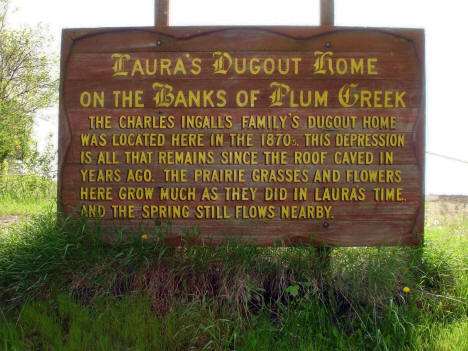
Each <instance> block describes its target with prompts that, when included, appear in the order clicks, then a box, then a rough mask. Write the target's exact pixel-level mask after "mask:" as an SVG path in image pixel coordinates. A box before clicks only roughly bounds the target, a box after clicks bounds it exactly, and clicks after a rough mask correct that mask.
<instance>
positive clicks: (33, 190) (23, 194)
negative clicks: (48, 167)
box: [0, 175, 57, 216]
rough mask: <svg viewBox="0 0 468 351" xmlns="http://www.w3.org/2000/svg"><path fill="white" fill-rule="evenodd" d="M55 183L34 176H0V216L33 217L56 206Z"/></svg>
mask: <svg viewBox="0 0 468 351" xmlns="http://www.w3.org/2000/svg"><path fill="white" fill-rule="evenodd" d="M56 194H57V183H56V182H55V181H53V180H50V179H45V178H42V177H39V176H34V175H20V176H12V175H2V176H0V216H13V215H19V216H35V215H39V214H43V213H47V212H50V211H51V210H53V209H54V208H55V206H56Z"/></svg>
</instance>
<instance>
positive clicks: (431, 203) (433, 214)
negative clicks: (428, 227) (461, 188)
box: [426, 195, 468, 220]
mask: <svg viewBox="0 0 468 351" xmlns="http://www.w3.org/2000/svg"><path fill="white" fill-rule="evenodd" d="M454 217H459V218H463V219H466V218H468V196H464V195H428V196H427V197H426V220H429V219H434V218H445V219H452V218H454Z"/></svg>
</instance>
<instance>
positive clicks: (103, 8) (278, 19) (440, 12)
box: [9, 0, 468, 195]
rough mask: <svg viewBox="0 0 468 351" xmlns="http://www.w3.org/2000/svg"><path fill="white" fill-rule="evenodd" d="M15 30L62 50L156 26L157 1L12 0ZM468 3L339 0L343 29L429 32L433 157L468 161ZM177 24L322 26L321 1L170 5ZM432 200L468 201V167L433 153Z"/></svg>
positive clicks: (45, 123) (44, 119)
mask: <svg viewBox="0 0 468 351" xmlns="http://www.w3.org/2000/svg"><path fill="white" fill-rule="evenodd" d="M10 1H11V3H12V8H16V9H15V11H14V12H13V13H11V14H10V17H9V23H10V24H11V25H12V26H14V27H20V26H23V25H29V26H34V25H36V24H38V23H42V24H43V25H46V26H48V28H49V30H50V32H51V34H52V35H53V37H54V38H55V39H54V42H53V43H52V46H51V50H54V51H56V52H57V53H58V52H59V50H60V37H61V31H62V28H97V27H126V26H152V25H153V23H154V0H132V1H128V0H75V1H72V0H10ZM464 4H465V1H461V0H445V1H436V0H335V25H336V26H359V27H384V28H385V27H395V28H424V29H425V37H426V43H425V45H426V151H428V152H430V153H436V154H441V155H446V156H450V157H453V158H457V159H461V160H465V161H468V108H466V101H467V99H468V92H467V88H468V87H467V82H468V71H467V70H468V66H467V65H466V60H467V58H468V45H466V34H468V33H467V32H468V31H467V29H466V23H465V22H466V18H465V17H466V10H465V9H466V8H465V6H464ZM169 12H170V16H169V25H171V26H183V25H311V26H316V25H318V24H319V0H288V1H284V0H282V1H280V0H235V1H233V0H196V1H195V0H170V8H169ZM37 117H38V118H37V125H38V128H36V130H37V131H38V138H40V139H41V140H43V139H44V138H45V135H47V134H48V133H49V132H52V133H54V138H55V139H56V130H57V119H58V107H55V108H52V109H48V110H47V111H42V112H41V113H40V114H39V115H38V116H37ZM426 193H427V194H464V195H468V163H466V162H465V163H463V162H457V161H453V160H447V159H444V158H441V157H438V156H434V155H431V154H426Z"/></svg>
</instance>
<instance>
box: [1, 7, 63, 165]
mask: <svg viewBox="0 0 468 351" xmlns="http://www.w3.org/2000/svg"><path fill="white" fill-rule="evenodd" d="M8 5H9V0H0V164H2V163H3V161H4V160H20V161H23V162H24V161H25V160H26V159H27V158H28V157H29V156H30V155H32V154H33V153H34V151H35V150H34V148H35V143H34V142H33V140H32V137H31V134H32V128H33V123H34V119H33V117H34V114H35V113H36V112H37V111H39V110H41V109H44V108H47V107H50V106H52V105H53V104H54V103H55V102H56V99H57V85H58V80H57V78H56V76H57V74H56V68H55V67H56V66H57V59H56V57H55V56H54V55H51V54H49V53H48V50H47V47H48V45H49V43H50V40H51V38H50V36H49V35H48V34H47V32H46V31H45V29H44V28H43V27H41V26H37V27H35V28H30V27H25V28H22V29H10V28H8V27H7V21H6V19H7V14H8Z"/></svg>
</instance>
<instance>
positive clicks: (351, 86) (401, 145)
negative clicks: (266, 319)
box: [58, 27, 425, 246]
mask: <svg viewBox="0 0 468 351" xmlns="http://www.w3.org/2000/svg"><path fill="white" fill-rule="evenodd" d="M424 133H425V95H424V31H423V30H419V29H370V28H365V29H364V28H342V27H164V28H162V27H161V28H159V27H154V28H111V29H69V30H64V31H63V39H62V60H61V88H60V125H59V172H60V173H59V191H58V196H59V197H58V199H59V209H60V211H61V212H62V213H63V214H64V215H67V216H75V217H79V216H80V215H83V216H87V217H89V218H92V219H93V220H95V219H96V218H97V219H98V220H99V221H100V222H101V223H102V224H103V225H104V226H105V227H108V228H117V229H118V228H126V227H130V228H132V227H133V228H136V227H139V226H143V227H144V228H148V230H151V229H152V228H153V229H154V228H155V227H158V226H166V225H167V223H170V226H169V227H168V228H169V229H167V230H168V242H170V243H171V244H174V245H177V244H178V243H179V242H180V241H179V239H180V236H181V235H182V234H183V233H185V232H187V231H193V229H194V228H196V230H197V231H199V233H200V237H199V240H200V242H206V243H208V242H209V243H214V244H217V243H220V242H222V241H223V240H224V239H226V238H234V237H235V238H241V239H243V240H245V241H246V242H249V243H255V244H258V245H273V244H274V243H277V242H279V241H282V242H283V243H285V244H291V245H292V244H296V243H298V242H305V243H312V244H315V245H322V244H327V245H336V246H374V245H413V244H419V243H421V242H422V239H423V235H422V234H423V231H424V226H423V224H424V142H425V134H424Z"/></svg>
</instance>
